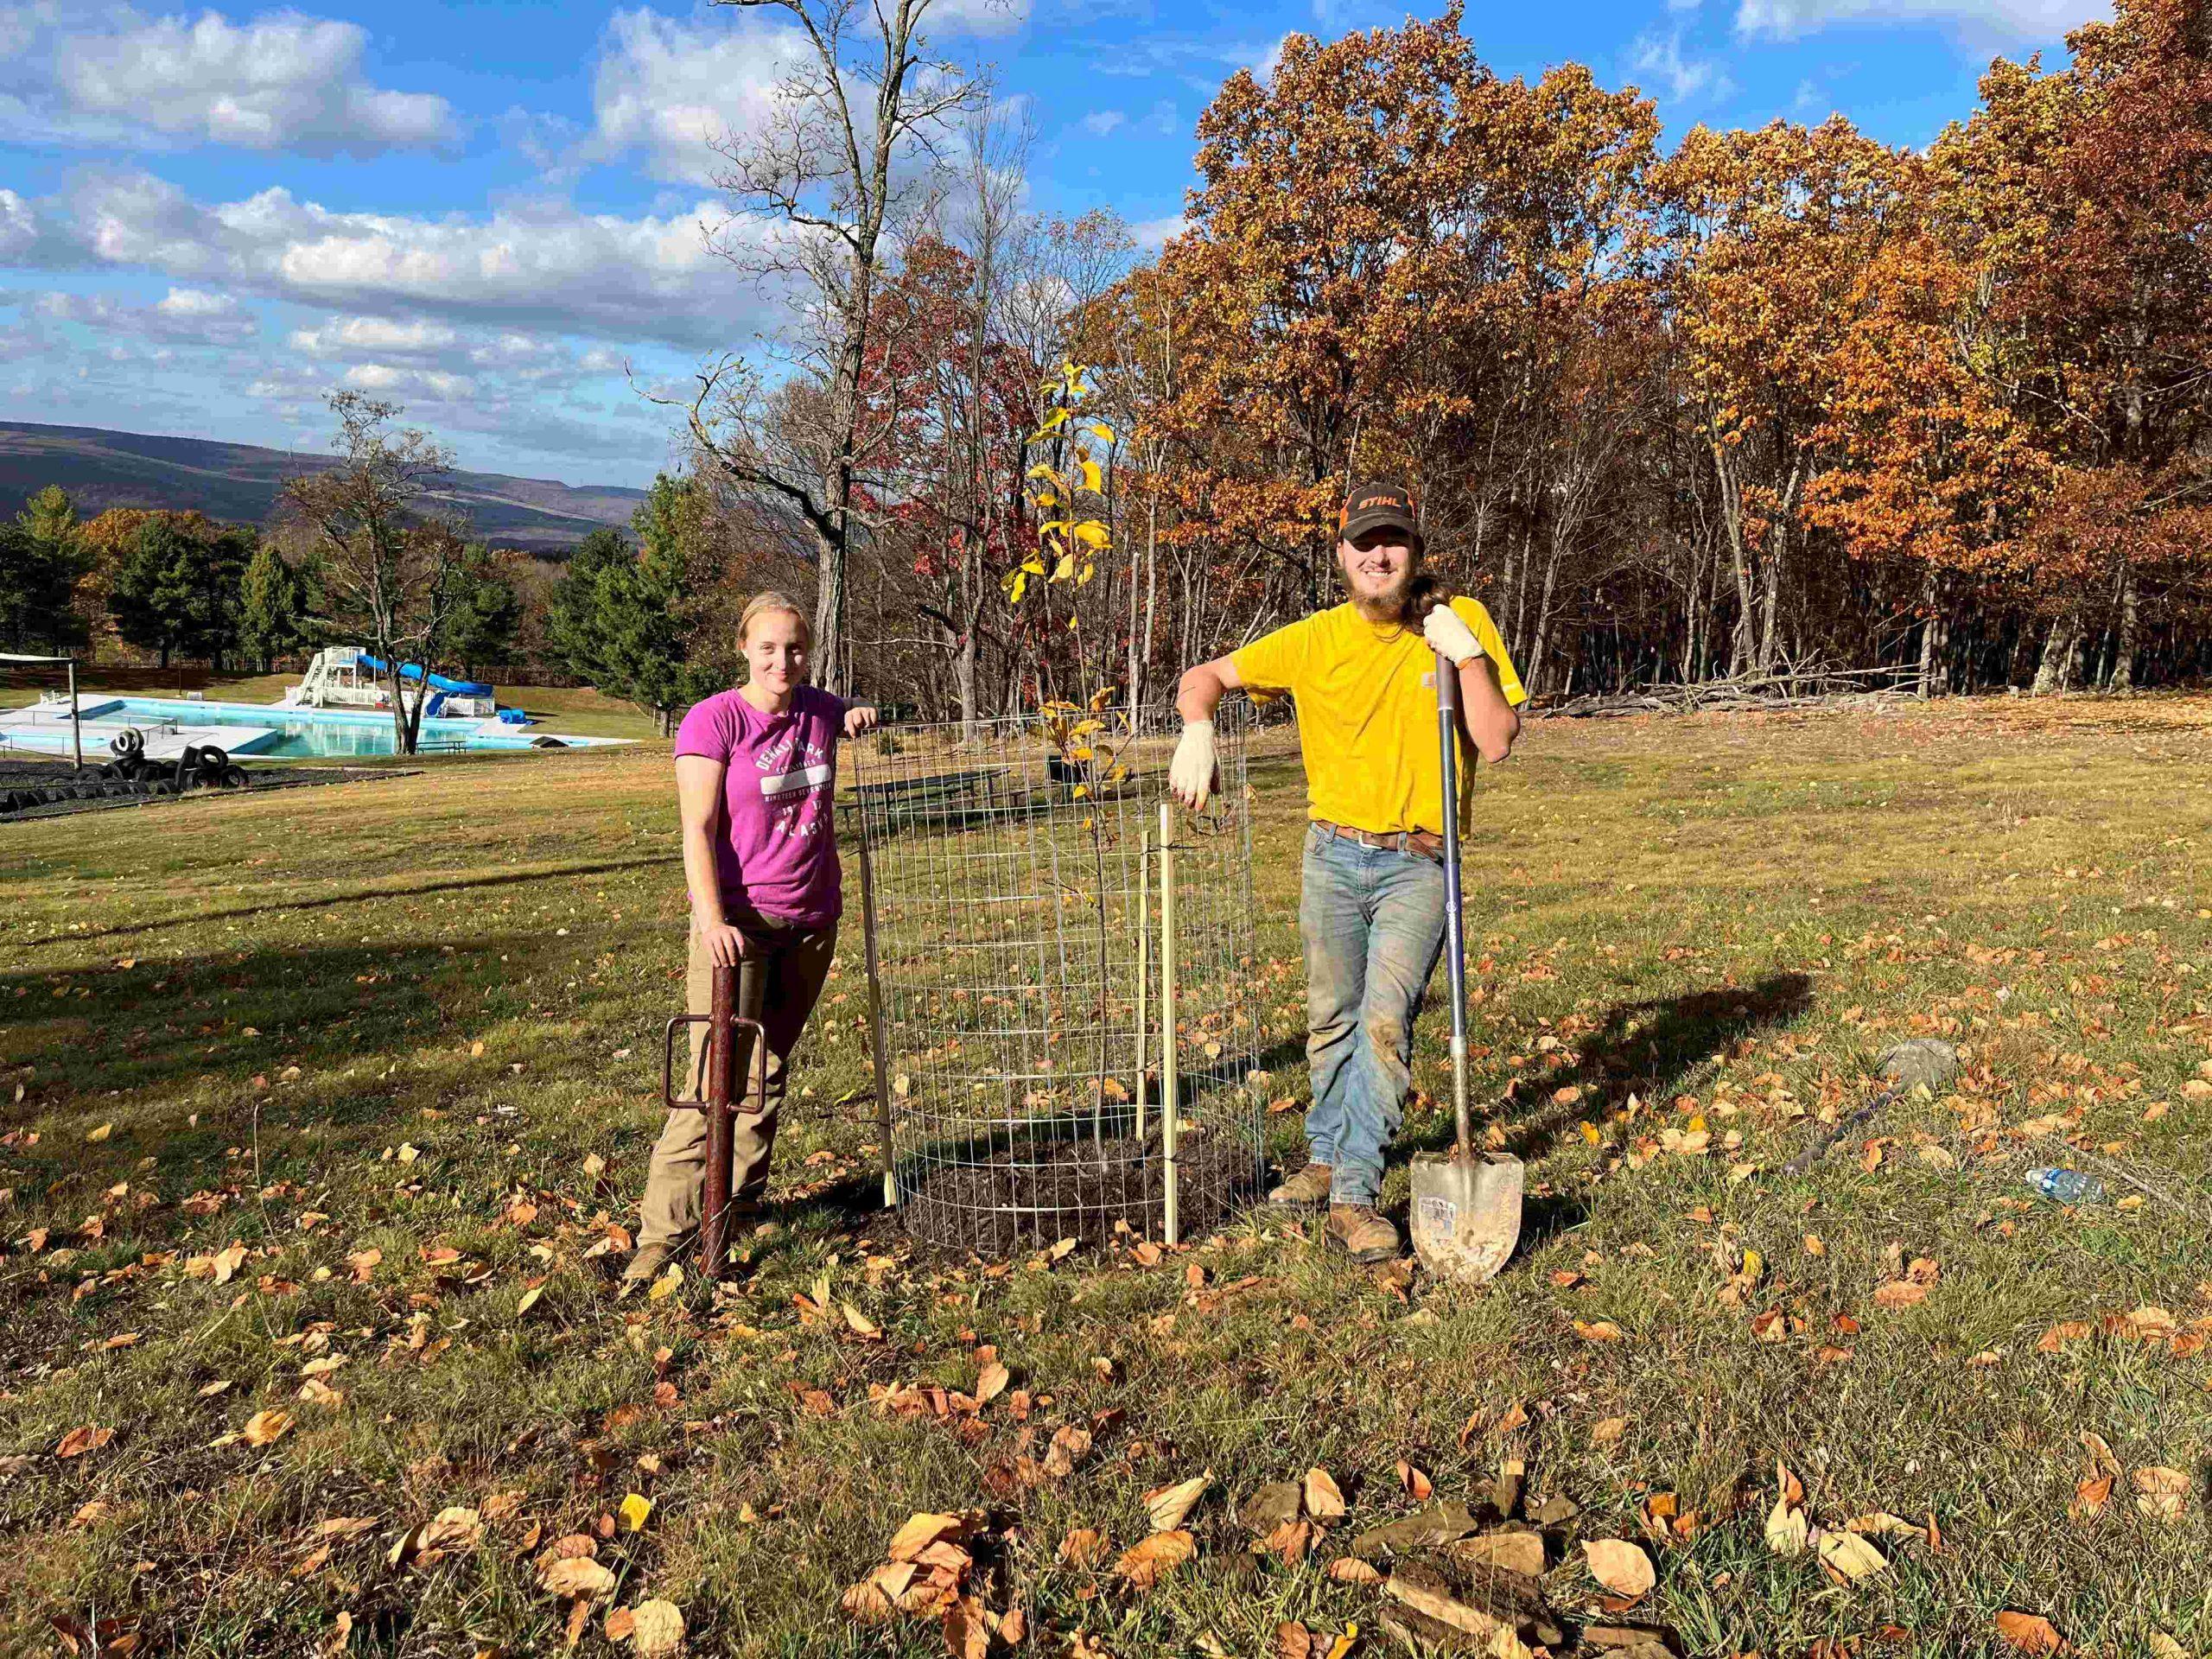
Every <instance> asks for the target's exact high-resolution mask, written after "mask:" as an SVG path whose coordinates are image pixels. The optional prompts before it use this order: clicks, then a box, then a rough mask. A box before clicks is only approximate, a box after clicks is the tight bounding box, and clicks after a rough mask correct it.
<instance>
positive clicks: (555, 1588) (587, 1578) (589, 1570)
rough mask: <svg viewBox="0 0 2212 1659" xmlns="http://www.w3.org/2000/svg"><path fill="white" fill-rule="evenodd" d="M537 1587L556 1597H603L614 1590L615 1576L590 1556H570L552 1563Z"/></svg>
mask: <svg viewBox="0 0 2212 1659" xmlns="http://www.w3.org/2000/svg"><path fill="white" fill-rule="evenodd" d="M537 1586H538V1588H539V1589H541V1590H549V1591H550V1592H552V1593H553V1594H555V1595H556V1596H603V1595H605V1594H606V1593H607V1592H608V1591H610V1590H612V1589H613V1588H614V1574H613V1573H610V1572H608V1571H607V1568H605V1567H601V1565H600V1564H599V1563H598V1562H597V1561H594V1560H592V1559H591V1558H590V1557H589V1556H587V1555H569V1556H563V1558H562V1559H561V1560H557V1561H553V1562H550V1563H549V1564H548V1565H547V1566H546V1568H545V1570H544V1571H543V1572H542V1573H539V1574H538V1575H537Z"/></svg>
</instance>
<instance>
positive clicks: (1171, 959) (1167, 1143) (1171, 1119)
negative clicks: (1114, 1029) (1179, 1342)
mask: <svg viewBox="0 0 2212 1659" xmlns="http://www.w3.org/2000/svg"><path fill="white" fill-rule="evenodd" d="M1175 1049H1176V1032H1175V808H1174V804H1173V803H1172V802H1168V801H1162V802H1161V803H1160V1149H1161V1150H1162V1151H1163V1152H1165V1153H1166V1156H1167V1168H1166V1179H1165V1180H1164V1181H1163V1182H1162V1183H1161V1192H1160V1197H1161V1203H1160V1228H1161V1230H1162V1231H1163V1232H1165V1233H1166V1243H1168V1245H1169V1246H1170V1247H1171V1248H1172V1247H1173V1246H1174V1245H1175V1244H1176V1243H1179V1242H1180V1240H1179V1227H1178V1224H1177V1217H1176V1214H1175V1133H1176V1129H1177V1128H1178V1127H1179V1125H1178V1122H1177V1120H1178V1119H1179V1118H1180V1117H1181V1116H1182V1115H1183V1110H1182V1108H1183V1096H1182V1091H1181V1089H1180V1087H1179V1084H1178V1082H1177V1079H1176V1076H1175Z"/></svg>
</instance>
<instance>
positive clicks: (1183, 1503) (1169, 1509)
mask: <svg viewBox="0 0 2212 1659" xmlns="http://www.w3.org/2000/svg"><path fill="white" fill-rule="evenodd" d="M1211 1484H1213V1471H1212V1470H1211V1469H1209V1470H1207V1471H1205V1473H1204V1474H1202V1475H1193V1476H1192V1477H1191V1478H1190V1479H1188V1480H1179V1481H1177V1482H1176V1483H1175V1484H1173V1486H1159V1487H1155V1488H1154V1489H1153V1490H1152V1491H1148V1492H1147V1493H1146V1494H1145V1495H1144V1512H1145V1514H1146V1516H1147V1517H1149V1518H1150V1520H1151V1522H1152V1529H1153V1530H1154V1532H1173V1531H1174V1530H1175V1529H1176V1528H1178V1527H1179V1526H1181V1525H1182V1524H1183V1517H1184V1516H1187V1515H1188V1514H1190V1512H1191V1510H1192V1506H1193V1505H1195V1504H1196V1503H1198V1499H1199V1498H1201V1497H1204V1496H1205V1490H1206V1488H1207V1487H1208V1486H1210V1485H1211Z"/></svg>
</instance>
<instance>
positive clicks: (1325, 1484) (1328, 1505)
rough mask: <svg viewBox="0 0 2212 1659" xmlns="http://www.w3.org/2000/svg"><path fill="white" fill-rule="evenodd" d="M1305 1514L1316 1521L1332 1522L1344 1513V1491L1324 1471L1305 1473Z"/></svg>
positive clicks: (1308, 1471)
mask: <svg viewBox="0 0 2212 1659" xmlns="http://www.w3.org/2000/svg"><path fill="white" fill-rule="evenodd" d="M1306 1514H1308V1515H1310V1516H1313V1518H1314V1519H1315V1520H1316V1521H1333V1520H1335V1519H1336V1518H1337V1517H1338V1516H1340V1515H1342V1514H1344V1489H1343V1488H1341V1487H1340V1486H1338V1484H1337V1483H1336V1480H1335V1478H1334V1477H1332V1475H1331V1474H1330V1473H1329V1471H1327V1470H1325V1469H1318V1468H1317V1469H1308V1470H1307V1471H1306Z"/></svg>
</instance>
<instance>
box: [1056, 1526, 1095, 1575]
mask: <svg viewBox="0 0 2212 1659" xmlns="http://www.w3.org/2000/svg"><path fill="white" fill-rule="evenodd" d="M1104 1543H1105V1539H1103V1537H1101V1536H1100V1535H1098V1534H1097V1533H1096V1532H1093V1531H1092V1530H1091V1529H1090V1528H1089V1527H1077V1529H1075V1530H1074V1531H1073V1532H1071V1533H1070V1534H1068V1535H1067V1536H1066V1537H1065V1538H1063V1539H1061V1540H1060V1550H1059V1560H1060V1563H1061V1565H1062V1566H1064V1567H1089V1566H1090V1565H1091V1563H1092V1562H1094V1561H1096V1560H1097V1559H1098V1551H1099V1548H1100V1547H1101V1546H1102V1545H1103V1544H1104Z"/></svg>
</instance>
